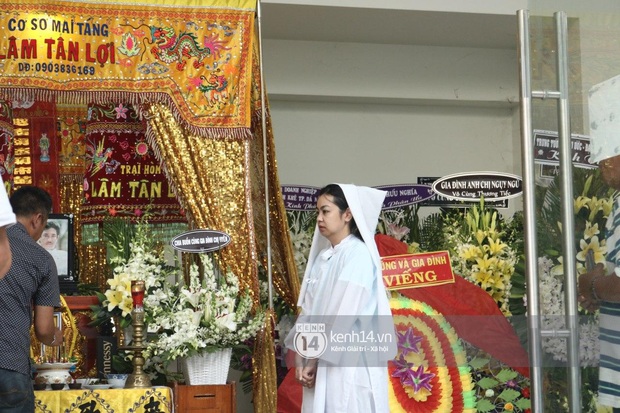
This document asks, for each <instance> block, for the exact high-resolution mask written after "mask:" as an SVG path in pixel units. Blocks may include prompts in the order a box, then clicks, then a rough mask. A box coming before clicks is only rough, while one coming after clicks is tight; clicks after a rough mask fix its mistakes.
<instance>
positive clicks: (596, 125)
mask: <svg viewBox="0 0 620 413" xmlns="http://www.w3.org/2000/svg"><path fill="white" fill-rule="evenodd" d="M588 110H589V114H590V136H591V138H592V141H591V143H590V162H592V163H596V162H600V161H602V160H603V159H607V158H612V157H614V156H617V155H620V76H615V77H612V78H611V79H608V80H606V81H604V82H601V83H599V84H597V85H594V86H592V88H591V89H590V91H589V103H588Z"/></svg>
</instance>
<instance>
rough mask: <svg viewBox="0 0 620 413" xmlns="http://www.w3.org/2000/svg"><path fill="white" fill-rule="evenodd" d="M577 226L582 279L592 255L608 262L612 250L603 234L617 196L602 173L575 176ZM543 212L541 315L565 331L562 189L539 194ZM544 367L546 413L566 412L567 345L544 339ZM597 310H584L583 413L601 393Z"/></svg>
mask: <svg viewBox="0 0 620 413" xmlns="http://www.w3.org/2000/svg"><path fill="white" fill-rule="evenodd" d="M573 188H574V192H575V194H578V195H577V196H576V197H575V199H574V203H573V205H574V210H573V211H574V214H575V215H574V222H575V243H574V245H575V251H576V252H577V254H576V256H575V267H576V271H577V273H578V274H583V273H584V272H586V271H587V268H586V257H587V256H588V254H589V253H590V252H591V255H592V257H593V258H594V262H596V263H603V262H605V256H606V253H607V247H606V245H605V238H604V236H603V235H602V231H603V229H604V227H605V222H606V220H607V216H608V215H609V214H610V212H611V209H612V205H613V200H614V198H615V197H616V196H617V193H616V192H615V191H614V190H613V189H610V188H609V187H608V186H606V185H605V184H604V183H603V181H602V179H601V177H600V172H599V170H598V169H594V170H590V169H575V170H574V171H573ZM540 192H541V193H540V194H539V195H540V196H539V198H540V199H542V200H543V207H542V208H541V209H540V210H539V211H538V223H539V228H538V239H539V244H540V245H544V249H543V250H542V251H541V254H540V256H539V258H538V275H539V279H540V283H539V287H540V294H541V296H543V297H545V299H544V300H541V301H540V307H541V308H540V312H541V314H542V319H541V324H542V328H544V329H548V330H561V329H565V328H566V320H565V318H566V317H565V313H566V309H565V297H564V295H565V288H564V283H565V281H564V263H563V259H562V256H561V251H562V244H561V243H562V225H561V212H560V211H561V200H560V195H559V193H560V191H559V184H558V182H557V180H556V181H553V182H551V184H550V185H549V186H547V187H546V188H544V189H541V190H540ZM541 344H542V348H543V350H544V352H545V354H544V357H545V363H546V364H547V365H550V366H559V367H562V368H551V369H547V370H546V371H545V373H546V376H547V377H545V381H546V382H547V383H549V385H548V387H547V388H546V392H547V394H548V397H546V398H545V411H547V410H549V411H566V406H567V391H566V388H565V387H563V385H562V383H566V381H567V380H568V379H567V377H566V369H565V368H563V367H564V366H565V363H566V361H567V346H566V340H565V339H562V338H555V337H545V338H543V340H542V343H541ZM599 350H600V347H599V340H598V311H597V312H595V313H588V312H586V311H585V310H583V309H579V355H580V363H581V366H582V369H581V377H582V379H581V380H582V383H583V386H582V406H583V409H584V411H597V402H596V393H597V386H598V369H597V365H598V360H599Z"/></svg>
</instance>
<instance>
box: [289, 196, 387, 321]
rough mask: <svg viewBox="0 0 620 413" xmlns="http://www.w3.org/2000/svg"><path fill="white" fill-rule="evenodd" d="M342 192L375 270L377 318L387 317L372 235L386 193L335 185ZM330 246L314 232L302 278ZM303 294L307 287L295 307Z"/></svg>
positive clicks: (316, 229) (377, 258)
mask: <svg viewBox="0 0 620 413" xmlns="http://www.w3.org/2000/svg"><path fill="white" fill-rule="evenodd" d="M336 185H338V186H339V187H340V188H342V191H343V192H344V196H345V198H346V200H347V204H349V209H350V210H351V214H352V215H353V218H354V219H355V223H356V224H357V227H358V229H359V231H360V234H361V235H362V239H363V240H364V243H365V244H366V247H367V248H368V251H369V252H370V255H371V257H372V261H373V263H374V264H375V268H376V269H377V292H378V293H379V315H390V314H392V313H391V310H390V305H389V302H388V299H387V296H386V294H385V286H384V284H383V277H382V276H381V257H380V256H379V250H378V249H377V244H376V242H375V231H376V229H377V224H378V222H379V214H380V213H381V207H382V206H383V200H384V199H385V195H386V194H387V192H385V191H380V190H378V189H374V188H370V187H367V186H356V185H350V184H336ZM330 245H331V244H330V242H329V240H328V239H327V238H325V237H324V236H323V235H321V233H320V232H319V230H318V224H317V227H316V228H315V229H314V238H313V239H312V246H311V247H310V254H309V256H308V264H307V265H306V271H305V273H304V278H305V277H308V276H309V273H310V270H311V269H312V265H313V264H314V261H315V260H316V257H317V256H318V254H319V253H320V252H321V251H322V250H324V249H325V248H328V247H329V246H330ZM305 290H306V283H303V284H302V288H301V292H300V294H299V300H298V303H297V305H299V306H301V305H302V303H303V299H304V294H305Z"/></svg>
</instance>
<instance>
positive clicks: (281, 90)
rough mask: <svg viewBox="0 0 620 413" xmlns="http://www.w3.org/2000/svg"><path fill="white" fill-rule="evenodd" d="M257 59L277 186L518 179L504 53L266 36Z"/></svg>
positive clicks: (511, 57) (513, 62)
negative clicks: (495, 175)
mask: <svg viewBox="0 0 620 413" xmlns="http://www.w3.org/2000/svg"><path fill="white" fill-rule="evenodd" d="M264 55H265V58H264V61H263V66H264V74H265V82H266V87H267V91H268V97H269V103H270V108H271V115H272V120H273V130H274V136H275V142H276V156H277V161H278V171H279V176H280V182H281V183H282V184H302V185H312V186H322V185H324V184H327V183H330V182H345V183H356V184H364V185H371V186H375V185H390V184H400V183H416V182H417V177H419V176H443V175H447V174H452V173H457V172H469V171H499V172H507V173H514V174H517V175H521V154H520V142H519V130H518V127H519V123H518V106H517V100H518V99H517V96H518V75H517V74H518V65H517V56H516V52H515V51H514V50H497V49H474V48H448V47H427V46H403V45H376V44H372V45H371V44H359V43H327V42H307V41H284V40H269V39H268V40H266V41H264ZM520 202H521V199H520V198H517V199H515V200H514V201H513V200H511V201H510V202H509V204H510V205H511V210H512V209H514V208H513V205H514V206H515V207H516V208H517V209H520Z"/></svg>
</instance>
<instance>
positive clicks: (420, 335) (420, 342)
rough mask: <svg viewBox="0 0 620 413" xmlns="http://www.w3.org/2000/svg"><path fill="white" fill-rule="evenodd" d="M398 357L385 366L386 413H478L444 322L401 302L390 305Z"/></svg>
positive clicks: (418, 305) (425, 308) (417, 304)
mask: <svg viewBox="0 0 620 413" xmlns="http://www.w3.org/2000/svg"><path fill="white" fill-rule="evenodd" d="M390 307H391V308H392V315H393V317H394V324H395V328H396V332H397V336H398V355H397V357H396V358H395V359H394V360H393V361H391V362H390V363H389V366H388V372H389V375H390V378H389V385H388V386H389V389H388V397H389V405H390V412H393V413H396V412H464V413H475V412H476V395H475V391H474V384H473V382H472V377H471V372H470V368H469V366H468V364H467V359H466V355H465V350H464V349H463V347H462V345H461V343H460V341H459V339H458V335H457V334H456V331H455V330H454V328H453V327H452V326H451V325H450V323H448V321H446V319H445V318H444V317H443V316H442V315H441V314H440V313H438V312H437V311H435V310H434V309H433V308H432V307H431V306H429V305H428V304H426V303H423V302H421V301H417V300H413V299H410V298H407V297H403V296H397V297H393V298H392V299H391V300H390Z"/></svg>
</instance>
